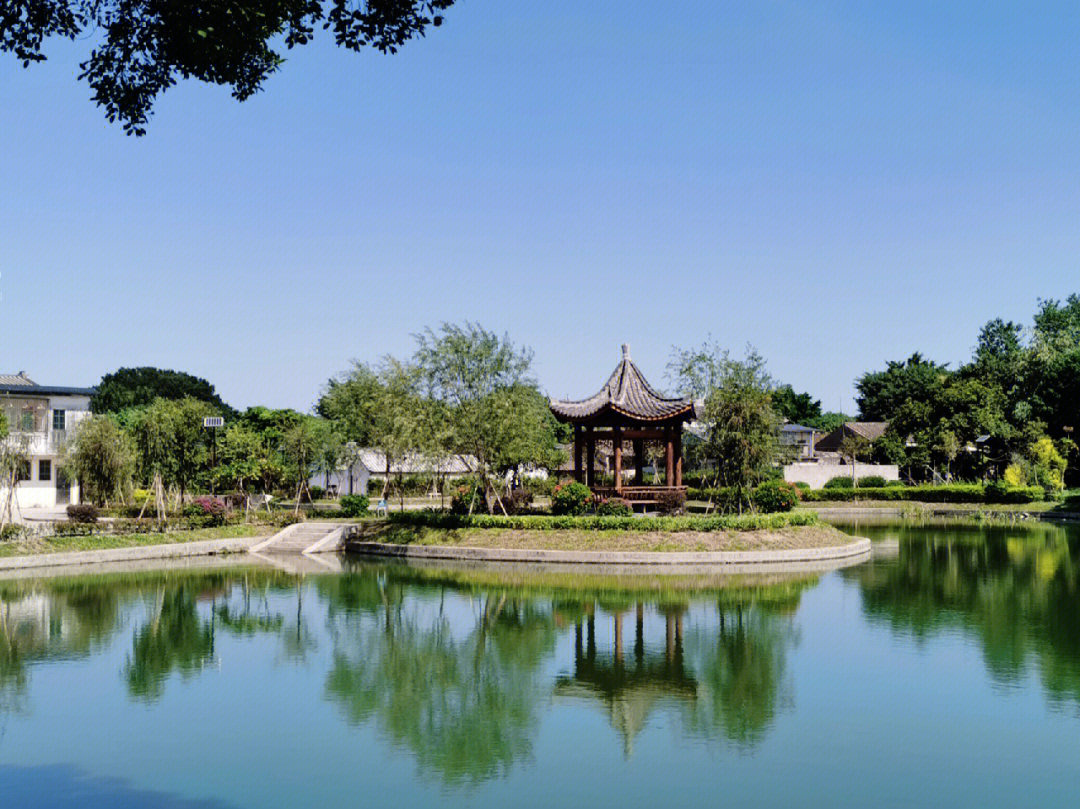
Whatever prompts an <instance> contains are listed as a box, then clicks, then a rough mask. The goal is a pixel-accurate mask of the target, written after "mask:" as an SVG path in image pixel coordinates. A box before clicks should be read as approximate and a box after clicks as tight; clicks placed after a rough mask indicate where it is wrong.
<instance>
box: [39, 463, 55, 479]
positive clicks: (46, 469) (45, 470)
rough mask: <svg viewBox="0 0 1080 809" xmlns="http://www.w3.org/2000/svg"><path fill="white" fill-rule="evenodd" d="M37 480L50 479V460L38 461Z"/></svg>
mask: <svg viewBox="0 0 1080 809" xmlns="http://www.w3.org/2000/svg"><path fill="white" fill-rule="evenodd" d="M37 479H38V480H52V461H38V467H37Z"/></svg>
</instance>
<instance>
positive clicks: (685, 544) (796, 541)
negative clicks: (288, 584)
mask: <svg viewBox="0 0 1080 809" xmlns="http://www.w3.org/2000/svg"><path fill="white" fill-rule="evenodd" d="M359 539H361V540H362V541H365V542H385V543H391V544H396V545H448V546H458V547H467V548H511V549H522V550H556V551H759V550H784V549H794V548H823V547H832V546H836V545H846V544H847V543H849V542H853V541H854V540H855V537H852V536H851V535H849V534H845V533H844V532H842V531H840V530H839V529H837V528H834V527H832V526H831V525H824V524H821V525H811V526H795V527H788V528H781V529H775V530H770V531H680V532H662V531H593V530H574V529H565V530H518V529H509V528H507V529H502V528H433V527H429V526H413V525H394V524H392V523H391V524H387V523H380V524H372V525H370V526H368V527H366V528H365V530H364V531H363V534H362V536H361V537H359Z"/></svg>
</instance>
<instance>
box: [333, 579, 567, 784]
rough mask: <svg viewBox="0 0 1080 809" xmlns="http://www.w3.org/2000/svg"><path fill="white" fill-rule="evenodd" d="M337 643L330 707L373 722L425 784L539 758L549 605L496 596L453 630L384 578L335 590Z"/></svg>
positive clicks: (484, 774) (550, 635) (342, 583)
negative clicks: (536, 745) (535, 751)
mask: <svg viewBox="0 0 1080 809" xmlns="http://www.w3.org/2000/svg"><path fill="white" fill-rule="evenodd" d="M327 595H328V596H329V597H330V598H331V606H330V612H331V614H332V616H333V618H332V624H331V626H332V633H333V636H334V650H335V651H334V657H333V664H332V667H331V670H330V673H329V675H328V676H327V681H326V693H327V695H328V697H329V698H330V699H331V700H332V701H334V702H336V703H337V704H338V705H340V706H341V708H342V710H343V712H344V714H345V716H346V718H347V719H348V720H349V721H350V722H353V723H364V722H368V721H374V722H375V723H376V725H377V726H378V728H379V729H380V730H381V732H382V733H383V734H385V735H386V737H387V738H389V739H390V740H391V741H392V742H393V743H394V744H397V745H401V746H404V747H406V748H407V749H409V750H410V751H411V752H412V754H413V755H414V756H415V757H416V760H417V764H418V766H419V769H420V771H421V772H423V773H432V774H436V775H438V776H439V777H441V778H442V779H444V780H445V781H446V782H448V783H451V784H457V783H475V782H479V781H483V780H487V779H489V778H493V777H496V776H499V775H501V774H504V773H506V772H507V771H508V770H509V769H510V767H511V765H512V764H513V763H514V762H516V761H521V760H523V759H527V758H528V757H529V756H530V755H531V751H532V735H533V732H534V730H535V727H536V725H537V721H538V717H537V709H538V706H539V704H540V701H541V700H542V699H543V698H544V683H543V682H542V680H541V677H540V674H539V669H540V666H541V665H542V663H543V662H544V660H545V658H547V657H548V656H550V654H551V652H552V650H553V648H554V642H555V636H556V630H555V625H554V622H553V620H552V617H551V614H550V611H546V610H544V609H543V608H542V607H541V606H540V605H538V604H535V603H530V602H524V601H521V600H518V599H514V598H510V597H508V596H507V595H506V594H505V593H503V594H500V593H488V594H485V595H483V596H481V597H480V598H479V599H478V601H477V609H476V610H475V613H474V617H473V619H472V620H471V621H470V622H469V623H468V624H462V622H457V625H454V624H453V623H452V622H451V621H450V620H449V619H448V617H447V616H446V614H445V612H444V611H443V609H442V606H443V605H444V602H443V601H442V600H441V599H440V602H439V605H438V606H437V607H436V606H435V605H434V604H433V603H432V600H431V599H427V598H424V597H423V596H424V593H423V592H421V591H419V589H418V591H417V592H415V593H410V594H409V595H412V596H415V597H414V598H409V599H406V598H405V592H404V590H403V588H401V587H400V586H399V585H398V584H397V583H396V582H394V581H393V580H392V578H390V577H386V576H384V575H382V573H381V571H379V570H371V571H365V572H361V573H360V574H355V575H349V576H345V577H339V578H338V579H336V580H334V581H333V582H332V583H330V585H329V590H328V592H327Z"/></svg>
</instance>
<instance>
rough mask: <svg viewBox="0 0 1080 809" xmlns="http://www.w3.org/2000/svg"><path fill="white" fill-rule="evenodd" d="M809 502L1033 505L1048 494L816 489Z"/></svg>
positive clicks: (963, 486) (956, 487)
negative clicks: (863, 501) (865, 501)
mask: <svg viewBox="0 0 1080 809" xmlns="http://www.w3.org/2000/svg"><path fill="white" fill-rule="evenodd" d="M802 494H803V500H805V501H807V502H814V501H817V502H825V501H842V502H851V501H852V500H894V501H898V502H902V501H910V502H919V503H1031V502H1037V501H1039V500H1043V499H1045V497H1046V493H1045V492H1044V491H1043V490H1042V488H1040V487H1038V486H1020V487H1016V488H1009V487H996V486H984V485H983V484H981V483H953V484H949V485H947V486H882V487H873V488H866V489H812V490H810V491H807V492H803V493H802Z"/></svg>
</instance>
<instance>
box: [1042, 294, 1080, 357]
mask: <svg viewBox="0 0 1080 809" xmlns="http://www.w3.org/2000/svg"><path fill="white" fill-rule="evenodd" d="M1032 347H1033V349H1034V350H1035V353H1036V354H1037V355H1038V356H1040V357H1041V358H1049V357H1051V356H1053V355H1055V354H1060V353H1064V352H1069V351H1074V350H1076V349H1078V348H1080V295H1075V294H1073V295H1070V296H1069V297H1068V298H1066V299H1065V302H1064V303H1062V302H1060V301H1057V300H1043V301H1039V311H1038V312H1036V314H1035V328H1034V331H1033V333H1032Z"/></svg>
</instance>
